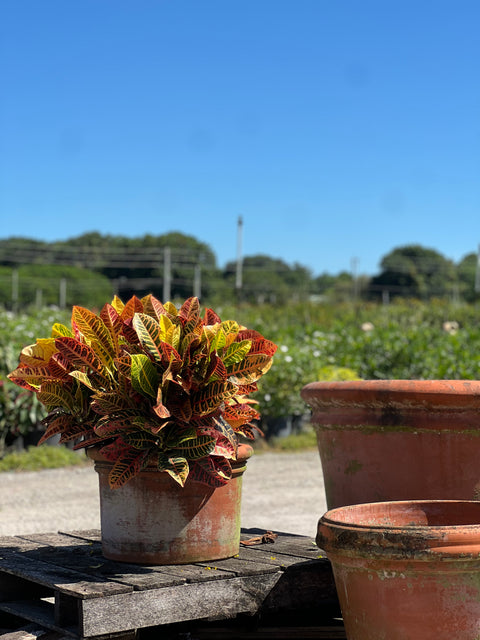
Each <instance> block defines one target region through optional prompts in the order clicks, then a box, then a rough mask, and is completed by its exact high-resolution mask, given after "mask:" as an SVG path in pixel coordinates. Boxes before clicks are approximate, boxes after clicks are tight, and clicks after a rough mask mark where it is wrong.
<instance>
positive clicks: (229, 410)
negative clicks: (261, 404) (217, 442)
mask: <svg viewBox="0 0 480 640" xmlns="http://www.w3.org/2000/svg"><path fill="white" fill-rule="evenodd" d="M223 417H224V419H225V420H226V421H227V422H228V424H229V425H230V426H231V427H232V428H233V429H235V430H236V429H238V428H239V427H241V426H242V425H243V424H245V423H247V422H250V421H251V420H258V418H259V417H260V414H259V413H258V411H256V410H255V409H254V408H253V407H252V406H250V405H248V404H234V405H229V406H227V407H226V408H225V410H224V411H223Z"/></svg>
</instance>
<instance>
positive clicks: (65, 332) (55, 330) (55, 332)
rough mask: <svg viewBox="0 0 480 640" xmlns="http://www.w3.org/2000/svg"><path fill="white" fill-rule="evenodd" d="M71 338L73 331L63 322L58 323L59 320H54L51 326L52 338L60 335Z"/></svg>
mask: <svg viewBox="0 0 480 640" xmlns="http://www.w3.org/2000/svg"><path fill="white" fill-rule="evenodd" d="M65 336H66V337H68V338H73V331H72V330H71V329H69V328H68V327H66V326H65V325H64V324H60V323H59V322H55V324H54V325H53V326H52V333H51V337H52V338H61V337H65Z"/></svg>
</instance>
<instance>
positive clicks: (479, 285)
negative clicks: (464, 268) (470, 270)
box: [475, 244, 480, 293]
mask: <svg viewBox="0 0 480 640" xmlns="http://www.w3.org/2000/svg"><path fill="white" fill-rule="evenodd" d="M475 292H476V293H480V244H479V245H478V253H477V270H476V271H475Z"/></svg>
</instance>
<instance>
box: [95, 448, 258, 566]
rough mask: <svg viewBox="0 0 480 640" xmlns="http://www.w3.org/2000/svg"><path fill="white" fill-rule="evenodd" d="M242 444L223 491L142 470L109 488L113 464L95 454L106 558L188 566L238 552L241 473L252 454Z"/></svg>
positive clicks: (221, 488)
mask: <svg viewBox="0 0 480 640" xmlns="http://www.w3.org/2000/svg"><path fill="white" fill-rule="evenodd" d="M252 451H253V450H252V448H251V447H250V446H249V445H240V446H239V449H238V459H237V460H236V462H233V464H232V467H233V476H232V478H231V480H230V481H229V482H228V483H227V484H225V485H223V486H222V487H219V488H215V489H214V488H211V487H207V486H206V485H204V484H201V483H199V482H195V481H193V480H189V479H187V481H186V483H185V486H184V487H183V488H182V487H181V486H180V485H179V484H178V483H177V482H175V481H174V480H173V479H172V478H171V477H170V476H169V474H168V473H165V472H159V471H157V470H155V469H153V468H151V469H149V468H147V469H145V470H144V471H141V472H140V473H139V474H138V475H137V476H135V477H134V478H133V479H132V480H130V481H129V482H127V483H126V484H125V485H124V486H122V487H120V488H119V489H115V490H112V489H110V487H109V485H108V474H109V472H110V469H111V468H112V464H111V463H109V462H107V461H105V460H104V459H102V458H101V457H99V455H98V452H97V453H95V450H93V453H92V450H91V449H89V450H87V454H88V455H89V456H90V457H92V458H94V459H95V458H96V461H95V470H96V471H97V472H98V475H99V485H100V518H101V530H102V551H103V554H104V556H105V557H106V558H109V559H111V560H120V561H124V562H134V563H140V564H188V563H191V562H200V561H211V560H219V559H221V558H228V557H231V556H234V555H235V554H237V553H238V550H239V546H240V500H241V487H242V475H243V472H244V471H245V468H246V462H247V459H248V458H249V457H250V456H251V454H252Z"/></svg>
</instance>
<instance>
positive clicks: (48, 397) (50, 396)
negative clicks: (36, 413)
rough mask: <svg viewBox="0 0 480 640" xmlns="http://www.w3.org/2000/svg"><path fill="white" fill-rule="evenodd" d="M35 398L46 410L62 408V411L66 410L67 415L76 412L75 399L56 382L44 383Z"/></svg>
mask: <svg viewBox="0 0 480 640" xmlns="http://www.w3.org/2000/svg"><path fill="white" fill-rule="evenodd" d="M37 397H38V399H39V400H40V402H41V403H42V404H43V405H45V406H46V407H47V408H48V409H55V408H56V407H62V409H66V410H67V411H68V412H69V413H73V414H76V413H77V412H78V407H77V406H76V402H75V399H74V398H73V396H72V395H71V393H69V391H67V389H65V387H64V386H63V385H61V384H59V383H58V382H44V383H43V384H42V385H41V386H40V390H39V391H38V393H37Z"/></svg>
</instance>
